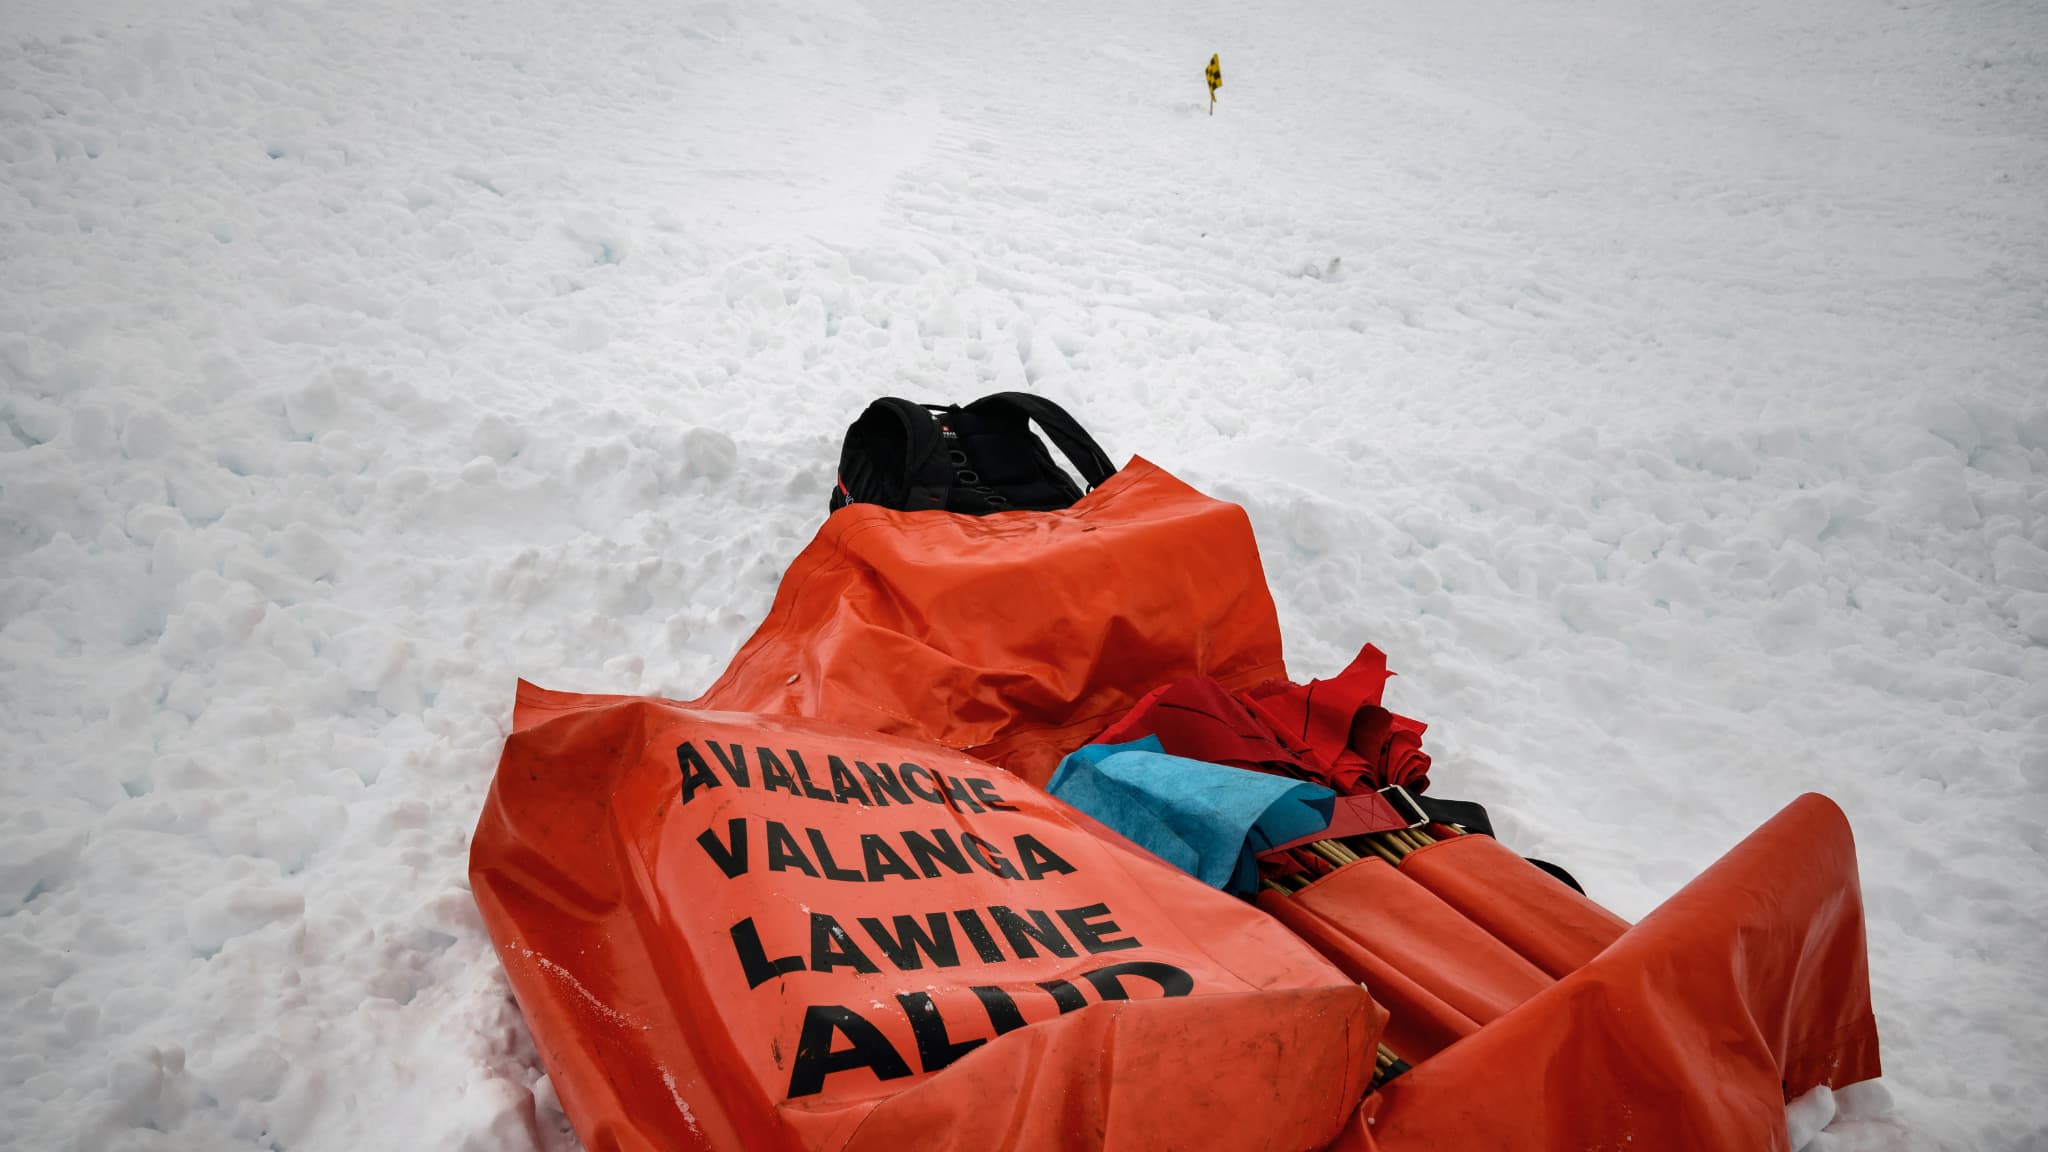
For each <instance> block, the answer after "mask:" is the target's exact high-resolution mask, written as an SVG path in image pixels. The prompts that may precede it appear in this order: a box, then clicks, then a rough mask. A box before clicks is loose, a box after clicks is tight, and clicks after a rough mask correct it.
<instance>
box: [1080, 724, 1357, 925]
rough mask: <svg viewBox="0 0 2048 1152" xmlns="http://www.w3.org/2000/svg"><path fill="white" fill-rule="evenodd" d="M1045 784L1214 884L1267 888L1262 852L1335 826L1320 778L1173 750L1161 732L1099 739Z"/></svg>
mask: <svg viewBox="0 0 2048 1152" xmlns="http://www.w3.org/2000/svg"><path fill="white" fill-rule="evenodd" d="M1046 791H1047V792H1050V793H1052V794H1053V795H1054V796H1057V797H1059V798H1060V799H1061V800H1064V801H1066V802H1067V803H1069V804H1072V805H1073V806H1074V807H1076V808H1079V809H1080V810H1082V811H1083V812H1086V813H1088V814H1089V815H1090V816H1093V817H1095V818H1096V819H1097V820H1100V821H1102V822H1103V823H1104V824H1107V825H1109V826H1110V827H1111V828H1114V829H1116V830H1117V832H1119V833H1121V834H1122V835H1123V836H1125V837H1127V838H1129V839H1130V840H1132V841H1134V842H1136V843H1137V844H1138V845H1139V846H1141V847H1143V848H1145V849H1147V850H1148V851H1150V852H1152V853H1153V854H1154V855H1156V856H1158V857H1159V858H1160V859H1162V860H1165V861H1167V862H1168V863H1170V864H1173V865H1175V866H1176V867H1178V868H1181V869H1182V870H1184V871H1186V872H1187V873H1188V874H1190V875H1192V876H1194V877H1195V878H1197V879H1199V880H1201V881H1202V882H1203V883H1204V884H1207V885H1209V886H1210V887H1212V888H1221V889H1223V890H1224V891H1226V892H1233V893H1236V894H1238V895H1240V896H1248V895H1251V894H1252V893H1254V892H1256V891H1257V890H1258V886H1259V866H1258V861H1257V859H1256V858H1255V857H1256V854H1257V853H1259V852H1263V851H1265V850H1266V849H1268V848H1271V847H1273V846H1274V845H1276V844H1285V843H1287V842H1288V841H1290V840H1298V839H1300V838H1301V837H1303V836H1308V835H1312V834H1314V833H1316V832H1320V831H1322V830H1323V829H1325V828H1328V827H1329V826H1330V813H1331V810H1332V809H1333V808H1334V806H1335V804H1336V796H1337V794H1336V793H1335V792H1332V791H1330V790H1329V789H1328V788H1325V787H1323V786H1322V785H1320V784H1309V783H1306V782H1304V781H1300V780H1289V779H1287V778H1286V777H1284V776H1269V775H1267V774H1265V773H1263V772H1252V771H1248V770H1246V769H1243V768H1232V767H1229V766H1227V765H1223V764H1210V763H1208V762H1207V761H1203V760H1188V759H1184V758H1182V757H1179V756H1168V755H1167V754H1166V753H1165V752H1164V751H1163V750H1162V749H1161V747H1160V744H1159V738H1158V737H1157V736H1147V737H1145V738H1144V739H1142V740H1133V741H1131V742H1130V743H1128V744H1090V745H1088V746H1087V747H1085V748H1082V749H1080V750H1078V751H1076V752H1075V753H1074V754H1072V755H1071V756H1068V757H1067V758H1066V759H1065V760H1062V761H1061V762H1060V766H1059V770H1058V771H1056V772H1054V773H1053V775H1052V781H1051V782H1050V783H1049V784H1047V785H1046Z"/></svg>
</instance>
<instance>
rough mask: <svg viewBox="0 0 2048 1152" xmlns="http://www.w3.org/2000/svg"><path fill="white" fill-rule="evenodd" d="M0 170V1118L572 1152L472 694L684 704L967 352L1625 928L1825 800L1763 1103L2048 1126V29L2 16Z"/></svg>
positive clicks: (491, 710) (1355, 20) (234, 9)
mask: <svg viewBox="0 0 2048 1152" xmlns="http://www.w3.org/2000/svg"><path fill="white" fill-rule="evenodd" d="M1212 51H1220V52H1221V55H1222V59H1223V69H1224V88H1223V90H1222V92H1221V99H1220V103H1219V107H1218V110H1217V114H1216V115H1215V116H1214V117H1213V118H1212V117H1210V116H1208V115H1206V114H1205V104H1204V96H1203V92H1202V89H1201V81H1200V73H1201V67H1202V65H1203V64H1204V63H1205V62H1206V61H1207V59H1208V55H1209V53H1210V52H1212ZM0 170H4V173H5V180H4V182H0V261H4V268H5V277H4V280H0V556H4V568H0V717H4V722H5V726H6V727H5V734H6V740H5V744H4V751H0V757H4V759H0V797H4V799H5V801H6V803H5V807H4V809H0V1003H5V1005H6V1015H5V1026H4V1027H0V1131H5V1132H6V1133H7V1134H8V1136H9V1138H10V1139H11V1140H13V1141H15V1142H16V1144H15V1146H18V1147H22V1148H68V1147H75V1148H81V1149H102V1148H105V1149H129V1148H133V1149H151V1148H180V1149H182V1148H230V1147H236V1148H239V1147H248V1148H259V1149H270V1148H277V1149H292V1150H298V1149H353V1148H370V1147H435V1148H460V1149H478V1150H481V1149H503V1148H519V1147H538V1148H547V1149H565V1148H570V1147H573V1146H574V1139H573V1137H571V1136H570V1135H568V1133H567V1127H566V1122H565V1121H564V1119H563V1117H562V1116H561V1113H560V1110H559V1105H558V1103H557V1102H556V1101H555V1097H554V1094H553V1091H552V1089H551V1087H550V1086H549V1085H548V1083H547V1081H546V1080H545V1078H544V1077H542V1076H541V1072H540V1069H539V1066H538V1061H537V1058H536V1057H535V1055H534V1052H533V1048H532V1043H531V1040H530V1038H529V1037H528V1036H527V1035H526V1033H525V1031H524V1027H523V1025H522V1023H521V1022H520V1020H519V1017H518V1013H517V1010H516V1008H515V1007H514V1006H513V1005H512V1003H511V1002H510V999H509V997H508V995H507V991H506V985H505V981H504V978H503V974H502V972H501V971H500V970H499V968H498V964H497V961H496V959H495V958H494V956H493V954H492V952H491V950H490V948H489V946H488V942H487V940H486V939H485V936H484V933H483V931H482V927H481V923H480V920H479V917H478V915H477V913H476V910H475V908H474V905H473V903H472V901H471V899H470V895H469V892H468V889H467V885H466V880H465V876H464V866H465V853H466V846H467V839H468V834H469V831H470V829H471V827H472V826H473V825H474V823H475V819H476V816H477V812H478V809H479V807H480V805H481V803H482V798H483V794H484V790H485V788H486V787H487V784H488V780H489V776H490V772H491V770H492V766H493V764H494V761H495V757H496V753H497V750H498V746H499V743H500V741H501V740H502V738H503V735H504V733H505V730H506V724H507V722H508V720H509V713H510V703H511V697H512V682H513V679H514V677H516V676H520V675H524V676H527V677H529V678H531V679H534V680H536V681H539V682H541V683H543V684H546V685H548V686H550V687H559V688H567V689H581V690H592V691H606V692H645V693H652V694H662V695H670V696H681V697H687V696H691V695H694V694H695V693H696V692H697V691H699V690H700V689H701V688H702V687H703V686H705V685H706V684H708V683H709V682H710V680H711V679H712V678H713V676H715V674H716V673H717V671H718V670H719V669H720V668H722V667H723V665H724V663H725V661H726V659H727V658H728V657H729V656H730V654H731V653H732V652H733V651H734V650H735V649H736V648H737V647H738V645H739V644H740V643H741V641H742V640H744V638H745V637H746V635H747V634H748V633H749V632H750V631H751V629H752V627H753V625H754V623H755V622H756V621H758V619H759V618H760V617H761V615H762V614H763V613H764V612H765V611H766V609H767V606H768V602H769V598H770V596H771V594H772V592H773V589H774V584H775V580H776V579H777V577H778V576H779V575H780V572H781V570H782V568H783V566H784V565H785V564H786V563H787V561H788V560H789V558H790V557H791V556H793V555H794V554H795V552H796V550H797V549H798V548H800V547H801V545H802V544H803V542H804V541H805V540H806V539H807V538H808V536H809V534H810V533H811V531H813V529H814V528H815V526H816V524H817V521H818V519H819V518H820V516H821V515H822V513H823V511H824V496H825V489H826V484H827V482H828V476H829V472H830V461H831V460H832V458H833V456H834V454H835V453H836V450H837V441H838V436H839V434H840V432H841V431H842V430H843V428H844V426H845V424H846V422H847V421H848V420H849V419H851V418H852V416H853V415H854V414H855V413H856V412H857V411H858V410H859V408H860V406H861V405H863V404H864V403H865V402H866V401H867V400H868V399H870V398H872V397H873V396H875V395H878V394H882V393H897V394H904V395H910V396H914V397H918V398H927V399H966V398H970V397H972V396H975V395H980V394H982V393H984V392H987V391H993V390H997V389H1001V388H1030V389H1034V390H1037V391H1039V392H1042V393H1044V394H1046V395H1049V396H1051V397H1053V398H1054V399H1056V400H1058V401H1060V402H1062V403H1063V404H1066V405H1068V406H1069V407H1070V408H1071V409H1073V410H1074V411H1075V412H1076V413H1077V414H1078V415H1079V416H1080V417H1081V419H1082V420H1083V422H1084V423H1085V424H1087V425H1088V426H1089V427H1090V428H1092V429H1094V430H1096V431H1097V433H1098V435H1099V436H1100V437H1101V439H1102V440H1103V442H1104V444H1105V447H1107V448H1108V449H1109V450H1110V452H1111V454H1112V455H1113V456H1115V457H1117V458H1119V459H1122V458H1123V457H1125V456H1128V455H1130V454H1132V453H1138V454H1143V455H1145V456H1147V457H1149V458H1151V459H1153V460H1156V461H1158V462H1160V463H1162V464H1164V465H1166V466H1167V467H1169V468H1171V469H1173V470H1175V471H1176V472H1178V473H1180V474H1181V475H1183V476H1184V477H1186V478H1187V479H1189V480H1191V481H1193V482H1195V483H1197V484H1198V485H1200V486H1202V487H1204V488H1205V489H1206V490H1208V491H1210V492H1212V493H1214V494H1216V495H1219V496H1222V497H1225V498H1229V499H1234V500H1237V501H1239V502H1241V503H1243V504H1244V505H1245V506H1246V507H1247V508H1248V509H1249V510H1250V512H1251V515H1252V518H1253V522H1254V524H1255V526H1256V528H1257V530H1258V533H1259V536H1260V540H1261V544H1262V547H1263V549H1264V553H1265V559H1266V565H1267V569H1268V574H1269V577H1270V580H1271V583H1272V586H1273V590H1274V594H1275V596H1276V598H1277V599H1278V601H1279V603H1280V608H1281V616H1282V622H1283V626H1284V628H1285V630H1286V635H1287V638H1288V644H1289V656H1290V661H1291V667H1292V668H1293V669H1294V670H1295V674H1296V676H1297V677H1298V678H1300V677H1306V676H1313V675H1320V674H1329V673H1331V672H1334V671H1335V670H1336V669H1337V668H1339V667H1341V666H1342V663H1343V662H1344V660H1345V659H1346V658H1347V657H1348V656H1349V655H1350V654H1351V653H1352V652H1353V651H1354V650H1355V649H1356V648H1357V646H1358V645H1359V644H1361V643H1363V642H1365V641H1368V640H1370V641H1372V642H1374V643H1377V644H1379V645H1380V646H1381V647H1382V648H1384V649H1385V650H1386V651H1387V652H1388V654H1389V656H1390V660H1391V663H1392V665H1393V667H1394V668H1395V669H1396V671H1397V672H1399V673H1400V679H1398V680H1396V681H1395V682H1394V684H1393V686H1392V688H1391V699H1390V701H1389V702H1390V704H1392V705H1393V706H1394V707H1396V708H1397V709H1399V710H1401V711H1403V712H1406V713H1408V714H1411V715H1415V716H1417V717H1419V718H1421V719H1424V720H1427V721H1429V722H1430V723H1431V725H1432V727H1431V730H1430V734H1429V737H1428V746H1429V747H1430V749H1431V750H1432V751H1433V752H1434V754H1435V755H1436V757H1437V763H1438V765H1439V768H1438V770H1437V772H1436V773H1435V774H1434V775H1435V779H1436V781H1437V787H1438V788H1439V790H1441V791H1442V792H1444V793H1445V794H1446V795H1454V796H1470V797H1474V798H1480V799H1483V800H1485V801H1487V802H1488V803H1489V805H1490V806H1491V807H1492V810H1493V811H1494V812H1495V814H1496V818H1497V820H1498V821H1499V823H1500V825H1501V832H1502V835H1503V838H1504V839H1506V840H1507V841H1508V842H1509V843H1511V844H1512V845H1514V846H1515V847H1517V848H1518V849H1520V850H1522V851H1524V852H1527V853H1530V854H1533V855H1540V856H1545V857H1548V858H1551V859H1556V860H1559V861H1561V862H1564V863H1566V864H1568V865H1569V866H1570V867H1572V868H1573V869H1574V870H1575V871H1576V872H1577V873H1578V875H1579V876H1580V878H1581V879H1582V880H1584V881H1585V882H1586V883H1587V885H1588V887H1589V889H1590V890H1591V891H1592V892H1593V893H1594V895H1595V896H1596V898H1598V899H1601V900H1602V901H1603V902H1605V903H1607V904H1608V905H1610V906H1611V907H1613V908H1615V909H1616V910H1617V911H1619V912H1620V913H1622V914H1623V915H1626V916H1629V917H1631V918H1635V917H1639V916H1641V915H1643V914H1644V913H1645V912H1647V911H1648V910H1649V909H1650V908H1652V907H1654V906H1655V905H1656V904H1657V903H1658V902H1660V901H1661V900H1663V899H1664V898H1665V897H1667V896H1668V895H1670V894H1671V893H1672V892H1673V891H1675V890H1676V889H1677V888H1678V887H1679V886H1681V885H1682V884H1684V883H1685V882H1686V881H1687V880H1689V879H1690V878H1691V877H1693V876H1694V875H1696V874H1697V873H1698V872H1699V871H1701V870H1702V869H1703V868H1705V867H1706V866H1707V865H1708V864H1709V863H1710V862H1711V861H1712V860H1713V859H1714V858H1715V857H1716V856H1718V855H1719V854H1720V853H1721V852H1723V851H1725V850H1726V849H1727V848H1728V847H1729V846H1730V845H1732V844H1733V843H1734V842H1735V841H1736V840H1737V839H1739V838H1740V837H1741V836H1742V835H1743V834H1744V833H1746V832H1747V831H1748V830H1749V829H1750V828H1752V827H1754V826H1755V825H1756V824H1757V823H1759V822H1761V821H1762V820H1763V819H1765V818H1766V817H1768V816H1769V815H1770V814H1771V813H1772V812H1773V811H1775V810H1776V809H1777V808H1778V807H1780V806H1782V805H1783V804H1784V803H1785V802H1787V801H1789V800H1790V799H1791V798H1792V797H1793V796H1795V795H1797V794H1798V793H1799V792H1802V791H1808V790H1818V791H1823V792H1826V793H1828V794H1829V795H1831V796H1833V797H1834V798H1835V799H1836V800H1837V801H1838V802H1840V803H1841V804H1842V805H1843V806H1844V808H1846V809H1847V811H1848V813H1849V815H1850V818H1851V820H1852V822H1853V823H1854V825H1855V828H1856V832H1857V835H1858V841H1859V846H1860V855H1861V863H1862V868H1863V882H1864V897H1865V900H1866V902H1867V910H1868V914H1869V919H1870V949H1871V958H1872V975H1873V982H1874V986H1875V995H1876V1000H1877V1005H1878V1010H1879V1013H1880V1027H1881V1030H1882V1033H1883V1037H1884V1043H1885V1057H1886V1065H1887V1069H1888V1075H1887V1077H1886V1079H1885V1081H1884V1083H1883V1086H1882V1087H1867V1088H1860V1089H1855V1090H1851V1091H1848V1092H1841V1093H1834V1094H1823V1095H1822V1096H1820V1097H1815V1098H1808V1099H1805V1100H1802V1101H1800V1102H1797V1103H1796V1104H1795V1105H1794V1107H1793V1108H1792V1109H1791V1110H1790V1111H1789V1112H1788V1120H1789V1123H1790V1126H1791V1131H1792V1134H1793V1135H1794V1137H1795V1138H1796V1141H1797V1142H1798V1143H1799V1144H1802V1145H1804V1146H1806V1147H1808V1148H1812V1149H1817V1150H1820V1152H1848V1150H1850V1149H1861V1148H1895V1147H1913V1148H1944V1149H1987V1150H1989V1149H2007V1148H2019V1147H2032V1146H2038V1145H2039V1144H2041V1143H2042V1142H2044V1141H2048V1116H2044V1113H2043V1109H2042V1106H2041V1093H2040V1088H2041V1085H2042V1084H2043V1083H2044V1082H2048V1040H2044V1037H2048V976H2044V974H2043V969H2042V967H2041V965H2040V964H2039V962H2038V959H2036V958H2038V957H2039V956H2040V955H2042V954H2044V950H2048V906H2044V900H2043V896H2042V893H2043V892H2044V883H2048V865H2044V855H2048V804H2044V793H2048V369H2044V368H2043V365H2048V201H2044V200H2043V198H2042V197H2041V194H2040V189H2042V188H2043V187H2048V17H2044V15H2043V13H2042V12H2041V10H2040V9H2038V7H2035V6H2029V5H2021V4H2001V3H1996V2H1992V0H1975V2H1967V3H1962V4H1955V5H1942V6H1919V7H1903V6H1897V5H1895V4H1892V3H1887V2H1879V0H1818V2H1817V3H1814V4H1810V5H1803V6H1797V8H1796V10H1791V9H1788V10H1785V11H1779V10H1776V9H1771V8H1764V9H1756V8H1750V9H1746V10H1743V11H1740V12H1736V11H1724V10H1718V9H1712V8H1708V9H1701V8H1699V6H1696V5H1681V4H1677V3H1672V2H1670V0H1651V2H1650V3H1648V4H1622V3H1619V2H1617V0H1594V2H1593V3H1591V4H1589V5H1581V6H1577V7H1571V8H1565V7H1560V6H1557V5H1554V4H1537V5H1533V6H1530V5H1525V6H1521V7H1508V8H1503V7H1500V6H1498V5H1481V4H1478V3H1476V2H1474V0H1450V2H1449V3H1445V4H1432V5H1422V4H1405V5H1399V6H1395V7H1376V8H1364V7H1360V6H1357V5H1350V4H1342V3H1337V2H1335V0H1295V2H1293V3H1290V4H1287V5H1284V6H1282V7H1280V8H1270V7H1269V8H1262V9H1254V8H1246V7H1243V6H1234V5H1226V4H1222V3H1215V2H1212V0H1204V2H1203V3H1200V4H1196V5H1192V6H1182V7H1180V8H1176V9H1175V10H1174V11H1173V13H1172V14H1171V15H1170V16H1168V15H1167V14H1165V13H1124V12H1116V13H1112V12H1110V11H1105V10H1098V7H1097V6H1093V5H1083V4H1072V3H1055V4H1053V5H1051V6H1035V7H1032V8H1030V9H1029V10H1024V9H1017V8H1006V9H997V10H985V9H980V8H976V9H973V10H967V9H965V8H964V7H963V6H953V5H944V4H935V3H929V2H924V3H908V4H905V5H902V6H900V7H897V8H885V7H882V6H876V7H874V8H863V7H861V6H859V5H857V4H853V3H833V2H829V0H773V2H769V3H762V4H754V5H744V6H742V5H732V4H725V3H684V4H679V5H678V4H655V3H650V2H648V0H620V2H618V3H614V4H596V3H591V2H589V0H565V2H563V3H558V4H553V5H533V4H525V3H517V2H514V0H496V2H490V0H456V2H455V3H451V4H445V5H432V6H429V5H417V4H412V3H408V2H404V0H364V2H358V3H350V4H345V5H344V4H339V3H335V2H332V0H197V2H195V3H192V4H188V5H185V6H183V7H180V8H177V9H175V10H166V9H162V8H160V7H157V6H145V5H140V4H133V3H128V2H126V0H90V2H88V3H84V4H59V3H57V2H56V0H20V2H17V3H15V4H13V5H11V6H10V7H9V9H8V12H7V15H6V17H5V18H4V20H0ZM690 1087H691V1086H689V1085H684V1086H682V1088H683V1091H679V1092H678V1093H677V1097H676V1099H677V1104H678V1107H680V1108H682V1109H683V1110H684V1111H685V1113H686V1114H688V1111H689V1104H688V1101H687V1099H686V1096H685V1095H684V1092H686V1091H687V1090H689V1088H690ZM1887 1091H1888V1092H1889V1097H1887V1095H1886V1093H1887ZM1888 1100H1889V1101H1890V1103H1891V1105H1892V1107H1891V1108H1890V1110H1889V1111H1888V1110H1887V1101H1888Z"/></svg>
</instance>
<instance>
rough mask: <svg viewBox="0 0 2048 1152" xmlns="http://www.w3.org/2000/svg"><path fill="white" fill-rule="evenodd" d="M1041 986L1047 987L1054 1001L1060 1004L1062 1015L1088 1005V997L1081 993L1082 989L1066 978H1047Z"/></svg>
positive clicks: (1047, 991) (1046, 989)
mask: <svg viewBox="0 0 2048 1152" xmlns="http://www.w3.org/2000/svg"><path fill="white" fill-rule="evenodd" d="M1039 987H1040V988H1043V989H1045V991H1046V993H1047V994H1048V995H1050V996H1051V997H1052V1002H1053V1003H1055V1004H1057V1005H1059V1006H1060V1015H1062V1016H1065V1015H1066V1014H1067V1013H1069V1012H1078V1011H1080V1010H1081V1009H1083V1008H1086V1007H1087V1006H1088V998H1087V997H1086V996H1083V995H1081V990H1080V989H1079V988H1076V987H1074V986H1073V985H1072V984H1069V983H1067V982H1066V981H1065V980H1047V981H1045V982H1044V983H1043V984H1040V985H1039Z"/></svg>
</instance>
